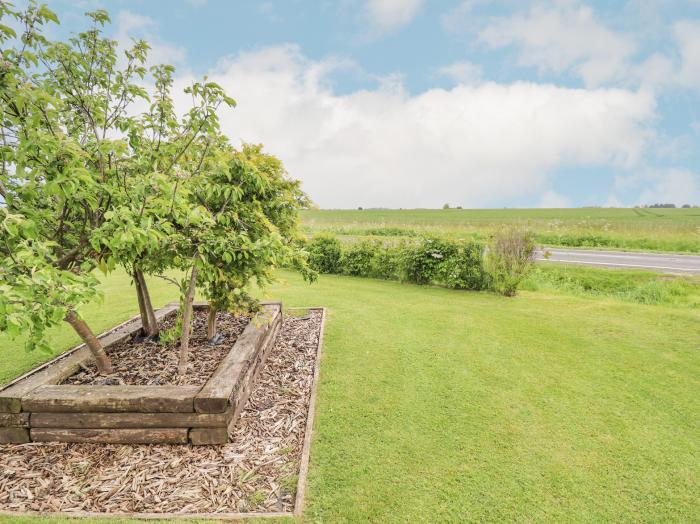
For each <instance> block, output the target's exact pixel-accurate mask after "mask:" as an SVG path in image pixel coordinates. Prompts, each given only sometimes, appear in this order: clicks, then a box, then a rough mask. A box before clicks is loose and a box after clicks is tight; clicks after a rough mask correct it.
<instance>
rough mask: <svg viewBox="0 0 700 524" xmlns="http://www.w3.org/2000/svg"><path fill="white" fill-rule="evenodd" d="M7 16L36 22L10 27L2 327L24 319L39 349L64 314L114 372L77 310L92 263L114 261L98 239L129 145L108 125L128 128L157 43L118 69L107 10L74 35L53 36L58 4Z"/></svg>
mask: <svg viewBox="0 0 700 524" xmlns="http://www.w3.org/2000/svg"><path fill="white" fill-rule="evenodd" d="M0 15H1V16H2V19H3V21H4V20H5V19H6V18H7V17H11V18H14V19H16V20H18V21H20V22H21V23H22V24H23V25H24V31H23V33H22V35H21V36H19V37H17V35H15V34H14V32H13V31H12V30H11V29H9V28H8V27H6V26H2V25H0V41H1V42H2V44H3V51H2V60H1V62H0V100H1V101H2V117H3V118H2V122H1V123H0V135H1V139H2V149H1V151H2V159H1V160H2V170H1V172H0V196H2V201H3V205H2V208H0V221H1V222H2V225H3V228H2V230H3V237H2V245H1V246H0V255H1V256H2V258H3V264H2V270H1V271H0V287H2V289H4V290H5V293H3V294H2V296H1V297H0V309H2V310H3V311H4V313H5V316H6V318H5V320H4V321H3V322H2V323H0V328H2V329H5V330H9V331H10V332H13V331H15V330H16V329H17V328H18V326H21V327H22V328H23V330H26V332H27V333H28V347H29V348H30V349H31V348H34V347H47V346H46V343H45V341H44V330H45V329H46V328H47V327H50V326H51V325H53V324H55V323H57V322H59V321H60V320H61V319H63V320H65V321H66V322H68V323H69V324H70V325H71V326H72V327H73V328H74V329H75V330H76V332H77V333H78V334H79V335H80V337H81V338H82V340H83V341H84V342H85V344H86V345H87V346H88V347H89V348H90V350H91V351H92V353H93V354H94V356H95V359H96V362H97V366H98V369H99V371H100V372H101V373H109V372H111V363H110V362H109V358H108V357H107V355H106V354H105V352H104V350H103V349H102V347H101V345H100V343H99V341H98V340H97V339H96V338H95V336H94V335H93V334H92V332H91V330H90V329H89V327H88V326H87V324H85V322H84V321H83V320H82V319H81V318H80V317H79V315H78V314H77V313H76V307H77V306H78V305H80V304H84V303H86V302H88V301H90V300H92V299H94V298H95V296H97V291H96V283H97V281H96V279H95V278H94V277H93V275H92V270H93V269H94V268H95V267H96V266H97V265H99V264H100V261H101V262H102V264H103V265H104V267H106V268H108V267H110V262H109V261H105V260H104V259H102V260H101V259H100V256H99V253H98V252H97V251H96V249H95V247H94V245H93V244H92V234H93V232H94V231H95V229H96V228H98V227H99V226H100V224H101V223H102V222H103V221H104V214H105V211H106V210H107V209H108V208H109V207H110V205H111V199H112V194H111V190H110V187H111V181H113V180H114V178H115V177H116V176H118V171H117V169H116V168H115V167H114V166H116V165H117V164H118V163H119V160H120V159H121V158H122V156H123V153H124V142H123V141H122V140H115V139H113V138H112V137H111V136H109V133H108V130H111V129H113V128H115V127H116V128H117V129H121V126H122V124H123V123H124V122H125V119H126V116H125V112H124V108H125V104H126V102H127V101H129V100H131V99H133V98H135V97H138V96H141V94H142V91H143V90H142V89H141V88H140V87H138V86H137V85H136V83H135V81H137V80H138V79H140V77H141V76H142V74H143V69H142V68H140V67H138V65H136V64H137V63H138V62H139V61H141V60H142V59H143V57H144V56H145V50H146V46H145V44H143V43H142V42H137V43H136V44H135V45H134V46H133V47H132V48H131V49H130V50H129V51H127V56H129V57H130V58H129V61H128V65H127V66H126V68H125V69H124V70H122V71H119V72H116V71H115V69H114V68H115V49H116V43H115V42H112V41H105V40H101V39H100V38H99V32H100V30H99V27H100V26H101V25H103V24H104V23H105V22H106V21H107V20H108V17H107V15H106V13H105V12H103V11H95V12H93V13H89V14H88V16H89V18H90V19H91V20H92V23H93V26H92V28H91V29H90V30H88V31H86V32H83V33H80V34H79V35H78V36H76V37H73V38H71V39H70V40H69V41H68V42H67V43H52V42H49V41H48V40H47V39H46V38H45V37H44V36H42V28H43V25H44V24H45V23H47V22H50V21H53V22H57V21H58V20H57V18H56V16H55V15H54V14H53V13H52V12H51V11H50V10H49V9H48V8H46V6H36V5H35V4H30V6H29V8H27V10H26V11H23V12H20V11H14V10H12V9H11V8H10V7H9V4H7V3H4V2H3V3H0ZM111 73H114V74H111Z"/></svg>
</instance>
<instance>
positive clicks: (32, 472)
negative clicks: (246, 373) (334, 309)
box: [0, 310, 322, 514]
mask: <svg viewBox="0 0 700 524" xmlns="http://www.w3.org/2000/svg"><path fill="white" fill-rule="evenodd" d="M321 318H322V313H321V311H320V310H310V312H309V315H308V316H306V317H304V318H296V317H290V316H285V318H284V321H283V324H282V329H281V330H280V334H279V336H278V337H277V342H276V344H275V347H274V348H272V350H271V352H270V355H269V356H268V359H267V361H266V362H265V367H264V368H263V370H262V372H261V374H260V377H259V378H258V381H257V382H256V384H255V387H254V389H253V392H252V393H251V396H250V398H249V400H248V402H247V404H246V407H245V409H244V411H243V413H242V414H241V418H240V419H239V421H238V423H237V424H236V427H235V428H234V431H233V433H232V434H231V437H232V442H231V443H229V444H223V445H218V446H189V445H116V444H112V445H107V444H63V443H52V444H42V443H29V444H19V445H16V444H5V445H0V511H22V512H24V511H37V512H67V513H68V514H70V512H75V511H91V512H100V513H105V514H110V513H118V512H139V513H175V512H180V513H221V512H239V511H246V512H247V511H261V512H273V511H292V509H293V506H294V500H295V494H296V479H297V476H298V473H299V465H300V459H301V454H302V448H303V442H304V433H305V430H306V419H307V415H308V411H309V401H310V395H311V388H312V384H313V374H314V364H315V361H316V355H317V348H318V344H319V337H320V328H321Z"/></svg>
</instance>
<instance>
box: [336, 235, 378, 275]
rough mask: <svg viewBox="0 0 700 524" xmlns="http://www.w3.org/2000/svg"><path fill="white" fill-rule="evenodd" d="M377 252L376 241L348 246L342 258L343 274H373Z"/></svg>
mask: <svg viewBox="0 0 700 524" xmlns="http://www.w3.org/2000/svg"><path fill="white" fill-rule="evenodd" d="M376 252H377V243H376V242H367V241H364V242H358V243H357V244H353V245H351V246H349V247H347V248H346V249H345V251H344V253H343V256H342V257H341V259H340V267H341V268H342V272H343V274H345V275H351V276H355V277H369V276H372V259H373V258H374V256H375V254H376Z"/></svg>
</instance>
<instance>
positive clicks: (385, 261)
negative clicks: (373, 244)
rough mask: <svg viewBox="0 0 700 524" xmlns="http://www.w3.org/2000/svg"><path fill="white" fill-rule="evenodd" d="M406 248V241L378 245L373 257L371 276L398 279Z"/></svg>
mask: <svg viewBox="0 0 700 524" xmlns="http://www.w3.org/2000/svg"><path fill="white" fill-rule="evenodd" d="M404 249H406V245H405V244H404V243H401V244H399V245H397V246H391V245H389V246H386V245H378V246H377V249H376V251H375V253H374V258H373V259H372V273H371V276H373V277H374V278H381V279H384V280H398V279H399V272H400V268H401V256H402V253H403V251H404Z"/></svg>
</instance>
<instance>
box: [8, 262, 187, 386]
mask: <svg viewBox="0 0 700 524" xmlns="http://www.w3.org/2000/svg"><path fill="white" fill-rule="evenodd" d="M149 282H150V291H151V295H152V296H151V299H152V300H153V304H154V306H158V307H159V306H162V305H163V304H165V303H166V302H170V301H172V300H177V291H176V290H175V287H174V286H172V285H168V284H166V283H165V282H164V281H162V280H159V279H155V280H154V279H149ZM101 288H102V291H103V292H104V298H103V301H102V303H95V304H91V305H89V306H88V307H84V308H82V309H81V310H80V313H81V314H82V315H83V316H84V318H85V319H86V320H87V321H88V323H89V324H90V327H91V328H92V329H93V331H95V333H99V332H102V331H104V330H106V329H109V328H111V327H113V326H114V325H115V324H118V323H119V322H123V321H124V320H127V319H128V318H130V317H132V316H134V315H135V314H137V313H138V305H137V304H136V302H135V300H136V294H135V291H134V287H133V285H132V284H131V278H130V277H129V276H127V275H126V273H124V272H121V271H117V272H115V273H113V274H112V275H111V276H110V277H109V278H107V279H105V280H104V281H103V284H102V286H101ZM49 336H50V341H51V345H52V347H53V348H54V351H53V352H52V353H51V354H47V353H45V352H41V351H32V352H26V351H24V342H23V340H22V339H21V338H18V339H16V340H11V339H10V338H9V337H7V336H6V335H4V334H1V333H0V363H1V364H0V384H4V383H6V382H8V381H9V380H11V379H12V378H14V377H16V376H18V375H20V374H22V373H23V372H25V371H28V370H29V369H31V368H33V367H34V366H36V365H37V364H39V363H41V362H44V361H45V360H48V359H49V358H51V357H53V356H55V355H57V354H58V353H60V352H61V351H63V350H65V349H66V348H68V347H71V346H74V345H76V344H77V343H78V342H79V339H78V336H77V335H76V334H75V333H74V332H73V331H72V330H71V329H66V325H65V324H61V325H60V326H57V327H55V328H53V329H51V330H50V332H49Z"/></svg>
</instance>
